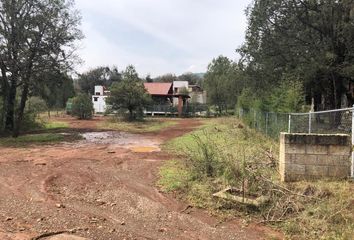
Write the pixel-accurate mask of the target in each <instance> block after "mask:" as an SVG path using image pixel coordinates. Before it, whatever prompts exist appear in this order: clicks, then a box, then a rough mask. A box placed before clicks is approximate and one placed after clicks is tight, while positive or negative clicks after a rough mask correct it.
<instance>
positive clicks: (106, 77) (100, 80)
mask: <svg viewBox="0 0 354 240" xmlns="http://www.w3.org/2000/svg"><path fill="white" fill-rule="evenodd" d="M121 80H122V74H121V73H120V72H119V71H118V68H117V67H113V68H110V67H97V68H94V69H91V70H89V71H87V72H85V73H83V74H80V75H79V78H78V83H79V86H80V89H81V91H82V92H83V93H86V94H93V91H94V88H95V86H96V85H101V86H105V87H110V86H111V85H112V84H113V83H115V82H119V81H121Z"/></svg>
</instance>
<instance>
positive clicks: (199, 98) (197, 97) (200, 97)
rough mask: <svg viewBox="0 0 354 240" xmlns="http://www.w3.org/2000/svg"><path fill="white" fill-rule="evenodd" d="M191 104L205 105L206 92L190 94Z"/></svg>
mask: <svg viewBox="0 0 354 240" xmlns="http://www.w3.org/2000/svg"><path fill="white" fill-rule="evenodd" d="M190 96H191V102H192V103H200V104H206V99H207V98H206V92H191V94H190Z"/></svg>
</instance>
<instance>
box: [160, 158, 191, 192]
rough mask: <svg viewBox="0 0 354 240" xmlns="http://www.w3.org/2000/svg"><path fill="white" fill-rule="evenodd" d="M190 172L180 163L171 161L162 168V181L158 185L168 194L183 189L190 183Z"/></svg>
mask: <svg viewBox="0 0 354 240" xmlns="http://www.w3.org/2000/svg"><path fill="white" fill-rule="evenodd" d="M188 178H189V175H188V171H186V170H185V169H183V166H182V165H181V163H180V162H179V161H175V160H172V161H169V162H167V163H166V164H165V165H164V166H163V167H161V168H160V180H159V182H158V185H159V186H160V187H161V188H162V189H163V190H164V191H166V192H173V191H176V190H178V189H183V188H184V187H185V185H184V184H185V183H186V182H187V181H188Z"/></svg>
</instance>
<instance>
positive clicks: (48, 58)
mask: <svg viewBox="0 0 354 240" xmlns="http://www.w3.org/2000/svg"><path fill="white" fill-rule="evenodd" d="M73 5H74V3H73V1H71V0H56V1H52V0H1V1H0V70H1V79H2V81H1V89H2V91H3V93H4V94H3V100H4V102H3V109H4V111H5V114H4V116H5V117H4V119H2V121H1V122H2V123H5V124H4V125H5V126H3V128H5V129H6V130H8V131H12V132H13V136H15V137H16V136H18V134H19V130H20V127H21V124H22V120H23V117H24V109H25V106H26V102H27V99H28V95H29V90H30V88H31V86H33V85H34V84H38V82H40V81H38V76H39V75H40V74H41V73H42V72H44V71H50V70H52V71H67V70H68V69H70V68H72V67H73V63H74V60H75V54H74V52H75V41H76V40H78V39H80V38H82V34H81V31H80V30H79V29H78V25H79V23H80V16H79V14H78V12H77V11H75V10H74V7H73ZM16 96H19V103H18V104H17V102H16Z"/></svg>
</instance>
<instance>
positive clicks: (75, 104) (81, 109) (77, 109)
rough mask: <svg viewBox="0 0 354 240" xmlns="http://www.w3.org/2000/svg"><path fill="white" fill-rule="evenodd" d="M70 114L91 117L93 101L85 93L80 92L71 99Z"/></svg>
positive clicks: (83, 117) (82, 117)
mask: <svg viewBox="0 0 354 240" xmlns="http://www.w3.org/2000/svg"><path fill="white" fill-rule="evenodd" d="M71 114H72V115H73V116H76V117H78V118H79V119H91V118H92V117H93V103H92V101H91V98H90V97H89V96H88V95H86V94H80V95H78V96H77V97H74V98H73V100H72V108H71Z"/></svg>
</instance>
